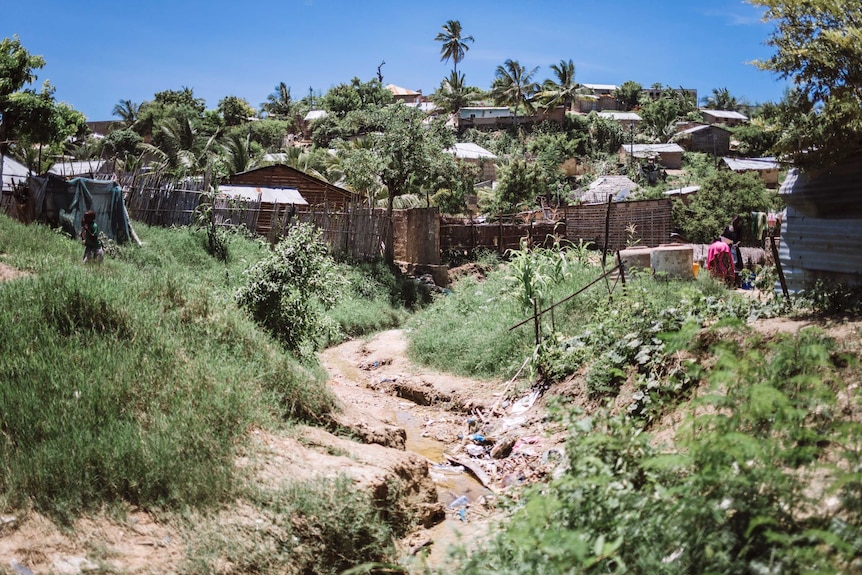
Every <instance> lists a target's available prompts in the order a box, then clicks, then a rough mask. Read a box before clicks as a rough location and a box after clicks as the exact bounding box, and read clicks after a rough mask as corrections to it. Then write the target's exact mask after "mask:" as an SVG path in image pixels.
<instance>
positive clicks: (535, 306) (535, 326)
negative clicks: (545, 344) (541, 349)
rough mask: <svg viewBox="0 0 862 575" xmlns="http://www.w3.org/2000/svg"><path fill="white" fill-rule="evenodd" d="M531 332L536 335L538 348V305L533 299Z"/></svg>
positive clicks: (539, 339) (539, 341)
mask: <svg viewBox="0 0 862 575" xmlns="http://www.w3.org/2000/svg"><path fill="white" fill-rule="evenodd" d="M533 331H535V333H536V347H538V346H539V344H540V343H541V338H540V333H539V304H538V303H537V302H536V298H533Z"/></svg>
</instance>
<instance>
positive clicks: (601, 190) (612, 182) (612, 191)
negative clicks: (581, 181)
mask: <svg viewBox="0 0 862 575" xmlns="http://www.w3.org/2000/svg"><path fill="white" fill-rule="evenodd" d="M637 187H638V185H637V184H636V183H634V182H633V181H631V180H630V179H629V178H628V176H601V177H599V178H596V179H595V180H593V181H592V182H591V183H590V185H589V187H588V188H587V189H586V190H584V191H583V192H582V193H581V194H580V196H577V195H576V199H578V200H580V202H581V203H583V204H603V203H605V202H607V201H608V196H613V198H614V201H615V202H621V201H623V200H624V199H626V198H627V197H628V196H629V194H631V192H632V191H634V190H635V189H636V188H637Z"/></svg>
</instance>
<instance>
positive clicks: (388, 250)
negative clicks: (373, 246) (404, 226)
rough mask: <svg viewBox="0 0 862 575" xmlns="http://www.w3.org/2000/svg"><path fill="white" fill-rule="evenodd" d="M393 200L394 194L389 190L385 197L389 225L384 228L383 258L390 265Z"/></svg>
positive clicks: (392, 254) (392, 237)
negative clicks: (384, 244)
mask: <svg viewBox="0 0 862 575" xmlns="http://www.w3.org/2000/svg"><path fill="white" fill-rule="evenodd" d="M394 202H395V196H393V195H392V193H391V192H390V193H389V197H388V198H387V199H386V221H387V223H388V224H389V225H388V228H387V230H386V246H385V249H384V251H383V258H384V259H385V260H386V264H387V265H389V266H390V267H391V266H393V265H395V245H394V243H395V229H394V228H395V226H394V224H393V221H392V212H393V211H394V209H393V206H394Z"/></svg>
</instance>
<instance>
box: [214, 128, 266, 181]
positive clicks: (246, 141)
mask: <svg viewBox="0 0 862 575" xmlns="http://www.w3.org/2000/svg"><path fill="white" fill-rule="evenodd" d="M221 150H222V153H223V157H224V158H225V160H226V161H225V164H226V166H227V170H228V175H229V176H232V175H234V174H239V173H241V172H247V171H248V170H250V169H252V168H254V167H255V166H256V164H257V159H256V158H254V157H253V156H252V149H251V139H250V138H249V136H243V135H242V134H238V133H236V132H234V133H232V134H230V135H229V136H228V137H227V139H226V140H225V142H224V143H223V144H222V146H221Z"/></svg>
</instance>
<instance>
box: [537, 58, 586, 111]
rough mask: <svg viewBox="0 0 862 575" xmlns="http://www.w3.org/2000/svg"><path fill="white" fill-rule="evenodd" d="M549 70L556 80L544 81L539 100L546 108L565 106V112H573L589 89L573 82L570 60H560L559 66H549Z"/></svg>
mask: <svg viewBox="0 0 862 575" xmlns="http://www.w3.org/2000/svg"><path fill="white" fill-rule="evenodd" d="M551 70H552V71H553V72H554V76H556V80H553V79H548V80H545V82H544V84H543V86H542V92H541V93H540V96H541V98H542V99H543V100H544V101H545V104H546V105H547V106H550V107H556V106H565V108H566V110H567V111H571V112H574V111H575V102H577V101H578V98H579V97H580V96H582V95H585V94H588V93H589V89H587V88H584V87H583V86H581V85H580V84H579V83H578V82H576V81H575V63H574V62H572V60H571V59H569V60H568V61H566V60H560V63H559V64H551Z"/></svg>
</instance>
